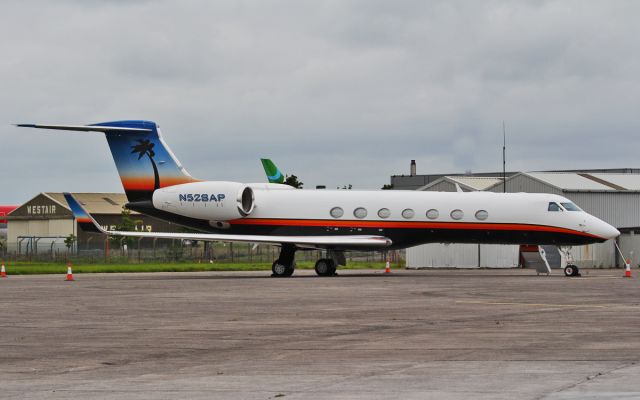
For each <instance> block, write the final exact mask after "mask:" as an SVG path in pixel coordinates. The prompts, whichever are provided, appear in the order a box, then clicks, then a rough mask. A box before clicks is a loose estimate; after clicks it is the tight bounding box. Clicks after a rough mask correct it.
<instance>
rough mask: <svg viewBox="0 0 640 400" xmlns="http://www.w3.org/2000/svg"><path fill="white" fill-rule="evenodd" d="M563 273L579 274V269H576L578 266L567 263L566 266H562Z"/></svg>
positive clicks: (569, 274) (567, 274) (568, 274)
mask: <svg viewBox="0 0 640 400" xmlns="http://www.w3.org/2000/svg"><path fill="white" fill-rule="evenodd" d="M564 275H565V276H580V270H579V269H578V267H577V266H576V265H573V264H567V266H566V267H564Z"/></svg>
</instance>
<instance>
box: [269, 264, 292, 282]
mask: <svg viewBox="0 0 640 400" xmlns="http://www.w3.org/2000/svg"><path fill="white" fill-rule="evenodd" d="M293 271H295V263H294V264H293V265H284V264H281V263H280V262H279V260H275V261H274V262H273V264H271V272H272V274H271V276H273V277H276V278H286V277H288V276H291V275H293Z"/></svg>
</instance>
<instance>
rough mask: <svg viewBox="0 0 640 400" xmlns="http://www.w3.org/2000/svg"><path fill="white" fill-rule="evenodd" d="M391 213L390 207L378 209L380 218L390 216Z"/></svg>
mask: <svg viewBox="0 0 640 400" xmlns="http://www.w3.org/2000/svg"><path fill="white" fill-rule="evenodd" d="M390 215H391V211H389V209H388V208H381V209H379V210H378V217H380V218H389V216H390Z"/></svg>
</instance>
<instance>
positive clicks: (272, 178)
mask: <svg viewBox="0 0 640 400" xmlns="http://www.w3.org/2000/svg"><path fill="white" fill-rule="evenodd" d="M260 161H261V162H262V168H264V172H265V174H267V179H268V180H269V183H284V175H283V174H282V172H280V169H278V167H276V165H275V164H274V163H273V161H271V160H270V159H268V158H261V159H260Z"/></svg>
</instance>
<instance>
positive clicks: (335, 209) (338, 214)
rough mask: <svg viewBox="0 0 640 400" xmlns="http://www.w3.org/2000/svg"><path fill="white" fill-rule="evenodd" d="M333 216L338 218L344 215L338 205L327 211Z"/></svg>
mask: <svg viewBox="0 0 640 400" xmlns="http://www.w3.org/2000/svg"><path fill="white" fill-rule="evenodd" d="M329 214H331V216H332V217H333V218H340V217H342V216H343V215H344V211H343V210H342V208H340V207H333V208H332V209H331V211H330V212H329Z"/></svg>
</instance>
